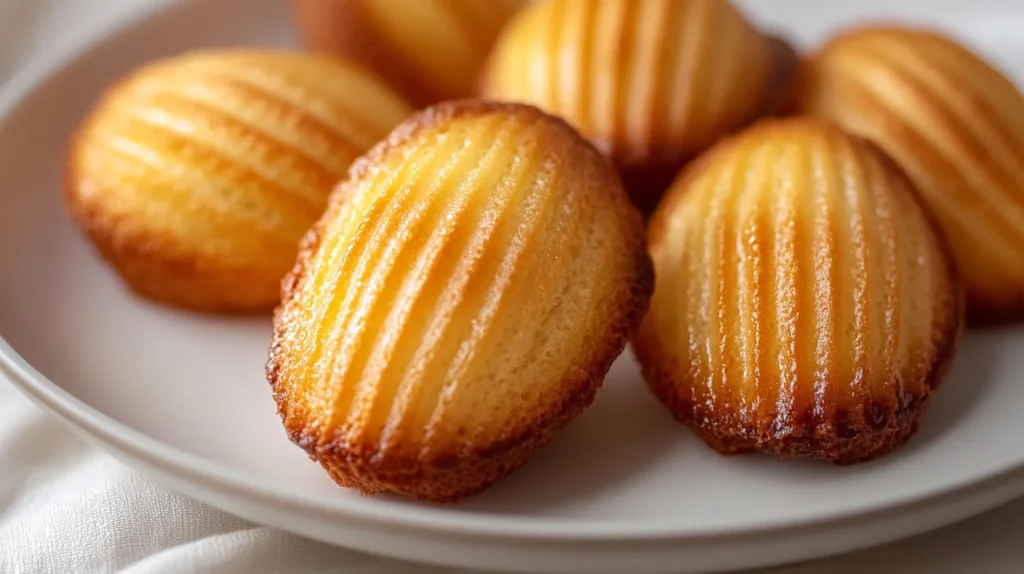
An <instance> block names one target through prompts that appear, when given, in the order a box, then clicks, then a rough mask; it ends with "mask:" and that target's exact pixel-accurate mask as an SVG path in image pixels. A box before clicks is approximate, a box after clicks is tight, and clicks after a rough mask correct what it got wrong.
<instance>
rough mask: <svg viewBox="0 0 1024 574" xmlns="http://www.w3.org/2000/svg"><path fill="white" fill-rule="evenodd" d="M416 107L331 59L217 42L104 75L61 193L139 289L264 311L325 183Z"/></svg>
mask: <svg viewBox="0 0 1024 574" xmlns="http://www.w3.org/2000/svg"><path fill="white" fill-rule="evenodd" d="M411 113H412V108H411V107H410V106H409V104H407V103H406V102H405V101H404V100H402V99H401V97H400V96H398V95H397V94H396V93H394V92H393V91H392V90H391V89H390V88H388V87H387V86H386V85H385V84H384V83H383V82H382V81H381V80H379V79H377V78H376V77H375V76H373V75H372V74H371V73H369V72H366V71H364V70H363V69H362V68H359V67H357V66H355V65H353V64H348V63H345V62H342V61H340V60H334V59H329V58H325V57H319V56H310V55H303V54H297V53H288V52H274V51H259V50H228V51H219V50H213V51H201V52H195V53H190V54H186V55H183V56H178V57H175V58H171V59H167V60H163V61H159V62H156V63H153V64H150V65H148V66H145V67H144V68H142V69H140V70H138V71H136V72H135V73H133V74H131V75H130V76H128V77H127V78H125V79H123V80H122V81H120V82H119V83H118V84H116V85H115V86H113V87H112V88H111V89H110V90H109V91H108V92H107V93H106V94H105V95H104V96H103V97H102V99H101V100H100V102H99V103H98V105H97V106H96V108H95V109H94V110H93V111H92V113H91V114H90V115H89V116H88V117H87V118H86V120H85V121H84V122H83V124H82V125H81V126H80V128H79V129H78V130H77V132H76V134H75V135H74V136H73V138H72V141H71V144H70V150H69V153H68V157H67V164H66V170H65V171H66V173H65V200H66V204H67V207H68V209H69V211H70V213H71V215H72V217H73V219H74V221H75V222H76V224H77V225H78V226H79V227H80V228H81V229H82V230H83V231H84V232H85V234H86V235H87V236H88V238H89V239H91V241H92V242H93V243H94V244H95V246H96V248H97V249H98V251H99V252H100V254H101V255H102V256H103V257H104V258H105V259H106V260H107V261H109V263H110V264H112V265H113V266H114V267H115V268H116V269H117V271H118V272H119V273H120V275H121V277H122V278H123V279H124V281H125V282H127V284H128V285H129V286H130V287H131V288H132V289H133V290H134V291H135V292H136V293H138V294H140V295H143V296H146V297H149V298H151V299H154V300H157V301H161V302H164V303H168V304H172V305H175V306H180V307H184V308H191V309H197V310H203V311H211V312H248V311H255V310H268V311H269V310H270V309H273V307H274V306H275V305H276V304H277V303H278V302H279V301H280V290H281V287H280V286H281V279H282V278H283V277H284V276H285V274H286V273H287V272H288V270H289V269H291V266H292V264H294V262H295V255H296V253H297V251H298V243H299V240H300V239H301V238H302V236H303V235H304V234H305V232H306V231H307V230H308V229H309V228H310V226H311V225H312V224H313V223H314V222H315V221H316V220H317V218H319V217H320V215H321V214H322V213H323V210H324V208H325V207H326V206H327V196H328V195H329V194H330V191H331V189H333V187H334V186H335V185H336V184H337V183H338V182H339V181H341V179H342V178H344V176H345V174H346V173H347V170H348V167H349V165H350V164H351V163H352V161H354V160H355V159H356V158H357V157H358V156H360V155H361V154H363V153H364V152H366V151H367V150H368V149H370V147H372V146H373V145H374V144H375V143H376V142H377V141H378V140H380V139H381V138H382V137H384V136H386V135H387V134H388V133H389V132H390V131H391V129H392V128H394V127H395V126H396V125H398V124H399V123H401V122H402V121H403V120H404V119H405V118H406V117H408V116H409V115H410V114H411Z"/></svg>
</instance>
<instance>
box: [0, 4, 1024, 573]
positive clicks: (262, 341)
mask: <svg viewBox="0 0 1024 574" xmlns="http://www.w3.org/2000/svg"><path fill="white" fill-rule="evenodd" d="M381 1H384V0H381ZM743 4H744V6H745V8H747V9H748V10H750V12H751V13H752V14H754V15H755V16H756V17H757V18H758V19H760V20H762V21H764V22H768V23H779V22H788V23H789V27H790V28H791V29H792V34H793V36H794V37H796V38H797V39H799V40H800V41H801V42H803V43H808V42H815V41H818V40H819V39H820V38H821V37H822V36H823V35H824V34H825V33H826V32H827V31H828V30H829V29H831V28H832V27H834V26H835V25H836V24H837V23H839V22H843V21H844V20H845V19H846V18H849V17H865V16H882V15H888V16H898V17H904V18H906V17H914V18H916V19H917V20H919V21H925V22H930V23H935V24H940V25H944V26H947V27H950V28H952V29H954V30H958V31H959V32H961V33H962V34H964V35H965V37H967V38H968V39H969V40H970V42H971V43H972V44H973V45H974V46H976V47H977V48H978V49H980V50H982V51H984V52H986V53H988V54H989V55H991V56H992V57H993V58H995V59H996V61H997V62H998V63H999V64H1000V65H1001V66H1003V67H1004V68H1005V69H1007V70H1009V71H1011V72H1012V73H1014V74H1016V77H1017V78H1018V79H1021V78H1024V39H1021V37H1020V35H1019V34H1018V33H1017V31H1018V30H1019V29H1020V28H1021V27H1022V26H1024V5H1022V4H1020V3H1019V2H1015V1H1014V0H1006V1H1005V2H996V1H993V0H974V1H972V2H970V3H964V2H960V1H959V0H943V1H934V0H920V1H916V2H898V1H895V0H873V1H866V2H859V3H857V6H856V7H854V6H853V4H854V3H837V2H828V3H825V2H818V1H816V0H788V1H787V0H748V1H746V2H744V3H743ZM284 6H285V3H284V2H280V1H273V2H270V1H267V2H253V1H252V0H216V1H213V0H205V1H201V2H187V3H183V4H176V5H173V6H172V7H170V8H167V9H157V10H152V11H150V12H147V13H144V14H137V15H136V16H135V17H134V18H133V19H131V20H130V21H129V22H127V23H123V24H121V25H120V26H118V27H117V28H116V29H112V30H108V31H107V33H105V34H103V35H101V36H100V37H98V38H95V39H93V40H92V41H90V42H89V43H88V44H86V45H84V46H79V47H77V48H75V49H68V50H64V51H63V52H62V53H58V54H54V55H53V57H51V58H50V59H48V61H46V62H43V63H40V64H39V65H37V66H35V67H33V68H32V69H30V70H29V71H28V72H27V73H25V74H23V75H21V76H20V77H19V78H17V79H15V80H14V81H12V82H11V83H10V84H9V85H8V86H7V87H6V89H5V91H4V92H3V95H2V96H0V270H2V271H0V273H2V276H0V334H2V335H3V338H4V340H3V341H0V359H2V360H0V367H2V369H0V371H2V372H3V373H5V374H6V375H7V376H8V377H9V378H10V379H11V380H12V381H13V382H14V383H16V384H17V385H18V386H20V387H21V388H22V389H23V390H24V391H26V393H27V394H29V395H30V396H31V397H33V398H34V399H35V400H36V401H37V402H38V403H39V404H41V405H43V406H45V407H46V408H48V409H49V410H51V411H52V412H54V413H56V414H57V415H58V416H60V417H62V418H64V419H65V420H67V421H68V422H69V423H70V424H71V425H73V426H74V427H75V428H77V429H78V430H80V431H81V432H82V433H83V434H84V435H86V436H87V437H89V438H90V439H92V440H93V441H94V442H96V443H97V444H99V445H100V446H101V447H103V448H105V449H107V450H109V451H110V452H112V453H114V454H115V455H116V456H118V457H119V458H121V459H122V460H124V461H126V462H127V463H128V464H131V465H133V466H136V467H138V468H140V469H142V470H144V471H146V472H149V473H151V474H152V475H154V476H156V477H158V478H159V479H161V480H163V481H165V482H166V483H167V484H168V485H170V486H172V487H174V488H177V489H179V490H181V491H183V492H185V493H188V494H190V495H192V496H195V497H196V498H199V499H201V500H204V501H206V502H209V503H210V504H213V505H215V506H218V507H221V508H224V509H226V510H228V511H231V512H233V513H235V514H238V515H240V516H243V517H246V518H250V519H253V520H256V521H259V522H263V523H267V524H271V525H274V526H278V527H281V528H284V529H288V530H292V531H295V532H298V533H301V534H305V535H308V536H310V537H313V538H317V539H321V540H324V541H328V542H333V543H337V544H340V545H344V546H349V547H352V548H357V549H360V550H365V551H370V552H376V553H381V554H387V555H391V556H396V557H402V558H407V559H414V560H421V561H428V562H434V563H443V564H450V565H457V566H467V567H478V568H498V569H504V570H519V571H524V572H525V571H558V572H591V573H602V572H608V573H611V572H617V573H621V572H634V573H637V574H640V573H643V572H662V571H676V572H693V571H707V570H722V569H730V568H740V567H751V566H757V565H767V564H772V563H778V562H783V561H792V560H800V559H808V558H813V557H817V556H823V555H826V554H830V553H835V552H841V551H845V550H852V549H855V548H860V547H865V546H868V545H872V544H877V543H881V542H884V541H889V540H893V539H895V538H898V537H902V536H907V535H910V534H914V533H917V532H921V531H924V530H927V529H930V528H934V527H937V526H940V525H943V524H946V523H949V522H952V521H955V520H958V519H962V518H965V517H967V516H969V515H971V514H973V513H977V512H980V511H983V510H986V509H988V508H991V507H993V506H995V505H997V504H1000V503H1002V502H1004V501H1006V500H1008V499H1010V498H1012V497H1014V496H1016V495H1018V494H1021V493H1022V492H1024V441H1022V440H1020V437H1021V436H1022V433H1024V417H1021V416H1020V413H1021V411H1022V410H1024V380H1022V379H1024V375H1021V373H1024V330H1022V329H1007V330H1001V331H990V332H985V333H973V334H971V335H970V336H969V337H968V338H967V340H966V341H965V343H964V345H963V348H962V352H961V354H960V356H959V358H958V359H957V361H956V365H955V368H954V371H953V373H952V375H951V376H950V378H949V379H948V381H947V383H946V385H945V388H944V389H943V392H941V393H940V394H939V395H938V396H937V398H936V399H935V401H934V403H933V406H932V408H931V409H930V410H929V412H928V413H927V414H926V416H925V418H924V421H923V424H922V427H921V431H920V432H919V434H918V435H917V436H916V437H915V438H914V439H913V441H912V442H911V443H910V444H909V445H908V446H907V447H906V448H904V449H902V450H901V451H899V452H898V453H896V454H894V455H891V456H888V457H885V458H883V459H881V460H878V461H876V462H873V463H870V464H865V465H861V466H854V467H845V468H840V467H833V466H829V465H825V464H817V463H811V462H780V461H777V460H774V459H771V458H768V457H762V456H745V457H735V458H724V457H721V456H719V455H717V454H715V453H713V452H712V451H711V450H709V449H707V448H706V447H704V446H703V445H702V444H701V443H699V442H698V441H697V440H696V439H695V438H693V437H692V436H691V435H690V433H689V432H687V431H686V430H685V429H683V428H682V427H680V426H678V425H676V424H675V423H673V422H672V421H671V420H670V418H669V416H668V415H667V414H666V413H665V412H664V411H663V410H662V409H661V407H659V406H658V405H657V404H656V403H655V401H654V400H653V399H652V398H651V396H650V395H649V393H648V392H647V391H646V389H645V388H644V386H643V384H642V383H641V381H640V378H639V376H638V373H637V370H636V368H635V366H634V364H633V361H632V359H631V357H629V356H624V357H623V358H621V359H620V360H619V362H618V363H617V364H616V366H615V367H614V368H613V370H612V372H611V374H610V375H609V376H608V379H607V381H606V387H605V389H604V390H602V392H601V393H600V394H599V397H598V399H597V402H596V404H595V405H594V406H593V408H592V409H591V410H589V411H588V412H587V413H586V414H585V415H584V416H582V417H581V418H580V419H579V420H578V421H576V422H575V423H573V424H572V425H571V427H570V428H568V429H567V430H566V432H565V433H564V434H562V435H561V436H560V437H558V438H557V440H556V441H555V442H554V443H553V444H551V445H550V446H549V447H548V448H546V449H544V450H543V451H542V452H541V453H540V454H539V456H537V458H536V459H535V460H534V461H533V462H532V463H531V464H529V465H528V466H527V467H526V468H524V469H523V470H521V471H520V472H517V473H515V474H514V475H513V476H510V477H508V479H506V480H505V481H504V482H502V483H500V484H499V485H497V486H496V487H494V488H493V489H491V490H490V491H488V492H486V493H485V494H483V495H480V496H478V497H475V498H473V499H471V500H469V501H466V502H465V503H462V504H458V505H452V506H445V507H437V506H429V505H424V504H418V503H414V502H409V501H405V500H399V499H395V498H389V497H374V498H366V497H361V496H359V495H357V494H354V493H351V492H347V491H345V490H342V489H340V488H338V487H336V486H335V485H334V484H333V483H332V482H331V481H330V480H328V478H327V476H326V475H325V474H324V473H323V472H322V471H321V469H320V468H319V467H318V466H316V465H315V464H313V463H311V462H310V461H308V460H307V459H306V457H305V456H304V453H303V452H302V451H301V450H299V449H298V448H296V447H294V446H293V445H291V444H290V443H289V442H288V440H287V439H286V437H285V433H284V431H283V430H282V428H281V425H280V422H279V420H278V418H277V416H276V414H275V408H274V404H273V401H272V399H271V395H270V391H269V387H268V385H267V383H266V382H265V381H264V378H263V363H264V358H265V354H266V347H267V342H268V337H269V332H270V323H269V319H246V320H238V319H221V318H209V317H203V316H198V315H194V314H189V313H183V312H174V311H170V310H167V309H164V308H158V307H155V306H152V305H149V304H147V303H145V302H142V301H139V300H137V299H134V298H132V297H131V296H129V295H128V294H127V293H126V291H125V290H124V289H123V288H122V286H121V285H120V284H119V283H118V282H117V281H116V280H115V278H114V276H113V274H112V273H111V272H110V271H109V270H108V269H107V268H106V267H105V266H104V265H103V264H101V263H100V261H99V260H98V259H97V257H96V256H94V254H93V253H92V251H91V250H90V249H89V248H88V247H87V246H86V244H85V243H84V242H83V241H82V239H81V238H80V236H79V235H78V233H76V232H75V230H74V229H73V228H72V227H71V225H70V224H69V222H68V220H67V218H66V216H65V213H64V210H63V208H62V205H61V200H60V193H59V176H60V171H61V156H62V154H63V150H64V141H65V139H66V137H67V136H68V133H69V132H70V131H71V130H72V128H73V127H74V126H75V124H76V123H77V122H78V121H79V120H80V119H81V118H82V116H83V114H84V113H85V111H86V110H87V108H88V106H89V104H90V103H91V102H92V101H93V99H94V98H95V97H96V95H97V94H98V93H99V92H100V91H101V89H102V88H103V87H104V86H105V85H106V84H108V83H109V82H111V81H112V80H114V79H115V78H117V77H118V76H119V75H121V74H123V73H124V72H126V71H128V70H129V69H131V68H133V67H135V66H137V65H139V64H141V63H143V62H145V61H147V60H151V59H153V58H156V57H159V56H164V55H168V54H173V53H177V52H180V51H182V50H185V49H189V48H194V47H198V46H211V45H238V44H264V45H266V44H269V45H287V44H289V43H291V42H292V40H293V39H292V37H291V32H290V28H289V19H288V16H287V13H286V12H285V7H284ZM1014 65H1016V69H1014Z"/></svg>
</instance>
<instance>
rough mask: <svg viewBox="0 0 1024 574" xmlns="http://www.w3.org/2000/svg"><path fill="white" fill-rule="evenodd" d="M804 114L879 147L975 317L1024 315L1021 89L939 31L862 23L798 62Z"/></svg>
mask: <svg viewBox="0 0 1024 574" xmlns="http://www.w3.org/2000/svg"><path fill="white" fill-rule="evenodd" d="M799 99H800V102H801V106H802V107H803V109H804V111H806V112H808V113H810V114H815V115H818V116H822V117H826V118H829V119H832V120H834V121H836V122H838V123H839V124H840V125H842V126H843V127H844V128H846V129H847V130H850V131H852V132H855V133H857V134H860V135H862V136H864V137H867V138H869V139H871V140H873V141H874V142H875V143H877V144H878V145H879V146H881V147H882V148H883V149H885V150H886V151H887V152H888V153H889V154H890V155H891V156H892V157H893V158H895V159H896V160H897V162H898V163H899V164H900V165H901V166H902V167H903V169H904V170H906V172H907V174H908V175H909V176H910V177H911V179H912V180H914V182H915V183H916V185H917V187H918V189H919V190H920V191H921V195H922V197H923V198H924V201H925V203H926V204H927V206H928V207H929V209H930V210H931V211H932V212H933V213H934V214H935V216H936V218H937V219H938V221H939V224H940V226H941V227H942V229H943V231H944V232H945V233H946V235H947V236H948V237H949V240H950V244H951V246H952V248H953V252H954V253H955V255H956V259H957V262H958V264H959V266H960V269H961V272H962V273H963V276H964V282H965V284H966V289H967V315H968V319H969V321H972V322H992V321H1005V320H1010V319H1020V318H1024V257H1021V254H1024V95H1022V94H1021V92H1020V90H1018V89H1017V88H1016V87H1015V86H1014V85H1013V84H1012V83H1011V82H1010V81H1009V80H1008V79H1006V78H1005V77H1004V76H1003V75H1001V74H1000V73H999V72H998V71H997V70H995V69H994V68H993V67H992V66H991V65H989V64H988V63H986V62H985V61H984V60H983V59H982V58H981V57H979V56H977V55H975V54H973V53H971V52H970V51H969V50H967V49H966V48H965V47H963V46H961V45H959V44H957V43H956V42H954V41H953V40H951V39H949V38H945V37H943V36H941V35H939V34H938V33H935V32H930V31H924V30H913V29H901V28H871V29H862V30H857V31H853V32H849V33H847V34H843V35H841V36H838V37H836V38H834V39H833V40H832V41H830V42H829V43H828V44H827V45H826V46H825V47H824V48H822V49H821V51H820V52H818V53H817V54H816V55H815V56H814V57H813V58H811V60H810V61H809V62H808V63H807V65H806V74H805V77H804V78H803V81H802V89H801V90H800V96H799Z"/></svg>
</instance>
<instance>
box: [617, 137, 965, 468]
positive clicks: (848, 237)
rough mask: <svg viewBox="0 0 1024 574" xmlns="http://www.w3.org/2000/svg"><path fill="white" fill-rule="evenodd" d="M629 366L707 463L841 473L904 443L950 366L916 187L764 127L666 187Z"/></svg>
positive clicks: (937, 241)
mask: <svg viewBox="0 0 1024 574" xmlns="http://www.w3.org/2000/svg"><path fill="white" fill-rule="evenodd" d="M648 239H649V242H650V249H651V256H652V258H653V260H654V267H655V274H656V277H657V280H656V285H655V289H654V296H653V298H652V300H651V307H650V312H649V314H648V316H647V318H646V319H645V321H644V322H643V324H642V326H641V327H640V329H639V330H638V332H637V335H636V338H635V340H634V348H635V349H636V353H637V356H638V358H639V359H640V362H641V364H642V366H643V370H644V375H645V377H646V378H647V382H648V383H649V385H650V387H651V389H652V390H653V391H654V393H655V394H656V395H657V396H658V398H659V399H661V401H662V402H664V403H665V404H666V405H667V406H668V408H669V409H670V410H671V412H672V414H673V415H674V416H675V417H676V418H677V419H679V420H680V421H682V422H684V423H686V424H688V425H689V426H691V427H692V428H693V429H694V430H695V431H696V432H697V433H698V434H699V435H700V436H701V437H702V438H703V439H704V440H705V441H707V442H708V443H709V444H710V445H711V446H712V447H714V448H715V449H717V450H719V451H721V452H724V453H732V452H742V451H750V450H757V451H763V452H768V453H774V454H778V455H781V456H783V457H811V458H817V459H823V460H827V461H834V462H837V463H852V462H858V461H862V460H867V459H871V458H873V457H875V456H877V455H880V454H883V453H885V452H887V451H890V450H892V449H894V448H896V447H898V446H900V445H901V444H903V443H904V442H905V441H907V440H908V438H909V437H910V436H911V435H912V434H913V432H914V431H915V429H916V426H917V421H918V417H919V416H920V414H921V412H922V410H923V409H924V407H925V405H926V403H927V401H928V398H929V397H930V396H931V394H932V393H933V391H934V390H935V389H936V388H937V386H938V385H939V383H940V382H941V380H942V378H943V376H944V374H945V373H946V371H947V367H948V365H949V364H950V362H951V360H952V358H953V356H954V353H955V350H956V347H957V342H958V340H959V335H960V332H961V330H962V323H963V319H962V305H963V302H962V298H963V295H962V288H961V285H960V283H959V280H958V277H957V273H956V270H955V265H954V264H953V262H952V257H951V256H950V255H949V254H948V250H947V248H946V246H945V244H944V239H943V237H942V236H941V235H940V234H939V233H938V232H937V231H936V229H935V228H934V227H933V225H932V223H931V221H930V219H929V217H928V215H927V214H926V212H924V211H923V209H922V207H921V206H920V204H919V203H918V201H917V199H916V197H915V195H914V192H913V189H912V184H911V183H910V182H909V181H908V180H907V179H906V178H905V176H904V175H902V173H901V172H900V171H899V170H898V168H896V167H895V165H894V164H893V163H892V162H891V160H888V159H887V158H886V156H884V155H883V154H882V153H881V152H878V151H876V148H874V147H873V146H872V145H871V144H869V143H867V142H865V141H864V140H860V139H858V138H855V137H852V136H848V135H846V134H845V133H844V132H842V131H840V129H839V128H837V127H834V126H832V125H831V124H827V123H824V122H820V121H818V120H813V119H793V120H785V121H781V120H778V121H767V122H763V123H761V124H759V125H757V126H755V127H753V128H751V129H750V130H749V131H747V132H745V133H743V134H742V135H738V136H734V137H732V138H730V139H727V140H725V141H724V142H723V143H720V144H718V145H716V146H715V147H714V148H713V149H712V150H711V151H709V152H708V153H707V154H706V155H705V156H703V157H702V158H701V159H700V160H698V161H697V162H695V164H694V165H693V166H691V168H689V169H688V170H687V171H686V172H684V173H683V174H682V175H681V177H680V178H679V179H677V180H676V182H675V183H674V184H673V185H672V188H671V189H670V190H669V192H668V193H667V195H666V197H665V199H664V200H663V202H662V203H661V204H660V205H659V206H658V209H657V210H656V212H655V214H654V216H653V218H652V221H651V226H650V230H649V236H648Z"/></svg>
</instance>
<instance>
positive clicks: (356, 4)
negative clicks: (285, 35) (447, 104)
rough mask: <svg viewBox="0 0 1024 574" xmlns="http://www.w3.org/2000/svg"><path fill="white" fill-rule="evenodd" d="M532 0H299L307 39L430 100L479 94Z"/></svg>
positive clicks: (417, 99) (418, 99)
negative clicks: (479, 83)
mask: <svg viewBox="0 0 1024 574" xmlns="http://www.w3.org/2000/svg"><path fill="white" fill-rule="evenodd" d="M526 3H527V0H429V1H424V0H386V1H381V0H292V11H293V14H294V16H295V21H296V24H297V25H298V28H299V31H300V32H301V34H302V37H303V40H304V42H305V45H306V46H307V47H308V48H309V49H310V50H313V51H316V52H323V53H327V54H334V55H340V56H344V57H346V58H348V59H351V60H353V61H356V62H360V63H362V64H364V65H366V66H367V67H369V68H371V69H373V70H377V71H378V72H379V73H380V74H381V75H383V76H384V77H385V79H387V80H388V82H390V83H391V84H392V85H393V86H395V87H396V88H397V89H398V90H399V91H401V93H402V94H404V95H405V96H406V97H407V98H408V99H409V100H410V101H412V102H413V103H415V104H417V105H421V106H426V105H429V104H433V103H437V102H439V101H441V100H448V99H453V98H463V97H467V96H471V95H473V92H474V89H475V82H476V77H477V74H478V73H479V72H480V68H481V67H482V66H483V64H484V61H485V60H486V58H487V54H488V53H489V52H490V50H491V46H492V45H493V44H494V41H495V40H496V39H497V37H498V33H499V32H500V31H501V28H502V26H504V24H505V22H507V21H508V19H509V18H511V17H512V15H513V14H515V13H516V12H517V11H518V10H519V8H520V7H522V6H523V5H524V4H526Z"/></svg>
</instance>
